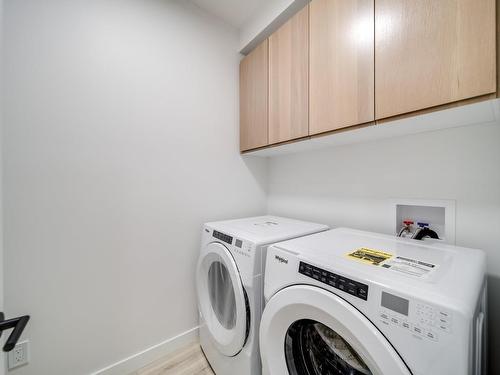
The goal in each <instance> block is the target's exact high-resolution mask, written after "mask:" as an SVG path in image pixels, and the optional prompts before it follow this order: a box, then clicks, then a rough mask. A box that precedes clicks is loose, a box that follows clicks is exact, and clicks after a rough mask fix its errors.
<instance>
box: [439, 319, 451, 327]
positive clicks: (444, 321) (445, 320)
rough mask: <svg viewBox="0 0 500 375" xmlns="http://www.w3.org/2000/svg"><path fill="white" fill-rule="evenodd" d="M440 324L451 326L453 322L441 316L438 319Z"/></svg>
mask: <svg viewBox="0 0 500 375" xmlns="http://www.w3.org/2000/svg"><path fill="white" fill-rule="evenodd" d="M438 324H439V325H443V326H449V325H451V322H450V321H449V320H447V319H444V318H439V319H438Z"/></svg>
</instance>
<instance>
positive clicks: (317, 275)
mask: <svg viewBox="0 0 500 375" xmlns="http://www.w3.org/2000/svg"><path fill="white" fill-rule="evenodd" d="M299 273H301V274H302V275H305V276H309V277H310V278H313V279H315V280H318V281H320V282H322V283H324V284H326V285H329V286H332V287H334V288H336V289H339V290H342V291H343V292H346V293H349V294H351V295H353V296H355V297H358V298H361V299H363V300H365V301H366V300H367V299H368V285H366V284H363V283H360V282H358V281H354V280H351V279H348V278H347V277H344V276H341V275H337V274H335V273H333V272H330V271H326V270H324V269H321V268H319V267H316V266H313V265H311V264H308V263H305V262H300V265H299Z"/></svg>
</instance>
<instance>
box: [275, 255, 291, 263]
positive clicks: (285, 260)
mask: <svg viewBox="0 0 500 375" xmlns="http://www.w3.org/2000/svg"><path fill="white" fill-rule="evenodd" d="M274 259H276V260H277V261H278V262H280V263H285V264H288V259H285V258H282V257H280V256H279V255H275V256H274Z"/></svg>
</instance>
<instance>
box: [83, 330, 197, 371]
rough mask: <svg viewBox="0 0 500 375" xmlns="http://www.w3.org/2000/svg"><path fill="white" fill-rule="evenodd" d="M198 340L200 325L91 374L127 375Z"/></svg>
mask: <svg viewBox="0 0 500 375" xmlns="http://www.w3.org/2000/svg"><path fill="white" fill-rule="evenodd" d="M197 340H198V327H194V328H191V329H190V330H187V331H186V332H183V333H181V334H179V335H177V336H175V337H172V338H170V339H168V340H165V341H163V342H160V343H159V344H156V345H153V346H151V347H149V348H147V349H145V350H143V351H141V352H139V353H136V354H133V355H131V356H130V357H128V358H125V359H122V360H121V361H118V362H116V363H113V364H112V365H109V366H107V367H105V368H103V369H100V370H98V371H96V372H93V373H92V374H91V375H127V374H130V373H132V372H134V371H136V370H138V369H140V368H142V367H144V366H147V365H148V364H150V363H151V362H154V361H155V360H157V359H159V358H161V357H163V356H165V355H167V354H170V353H172V352H173V351H175V350H177V349H179V348H181V347H183V346H186V345H189V344H190V343H192V342H195V341H197Z"/></svg>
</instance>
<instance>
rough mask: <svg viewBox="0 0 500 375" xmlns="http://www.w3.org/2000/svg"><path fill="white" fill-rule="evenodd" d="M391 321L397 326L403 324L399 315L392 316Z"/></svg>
mask: <svg viewBox="0 0 500 375" xmlns="http://www.w3.org/2000/svg"><path fill="white" fill-rule="evenodd" d="M391 323H392V324H394V325H396V326H399V325H400V324H401V321H400V320H399V318H398V317H396V316H391Z"/></svg>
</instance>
